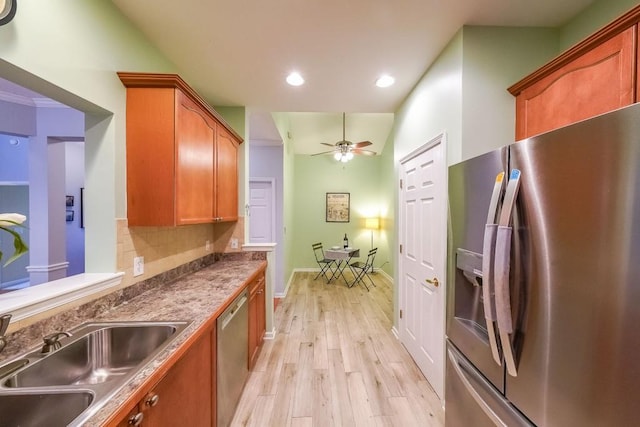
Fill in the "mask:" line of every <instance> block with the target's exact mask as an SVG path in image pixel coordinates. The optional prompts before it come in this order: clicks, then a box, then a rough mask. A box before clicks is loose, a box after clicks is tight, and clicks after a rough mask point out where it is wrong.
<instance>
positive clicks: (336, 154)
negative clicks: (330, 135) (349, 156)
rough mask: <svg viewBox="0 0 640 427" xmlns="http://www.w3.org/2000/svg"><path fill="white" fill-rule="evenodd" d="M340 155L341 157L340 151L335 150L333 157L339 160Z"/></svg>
mask: <svg viewBox="0 0 640 427" xmlns="http://www.w3.org/2000/svg"><path fill="white" fill-rule="evenodd" d="M341 157H342V153H340V152H339V151H336V152H335V153H334V154H333V158H334V159H336V160H340V158H341Z"/></svg>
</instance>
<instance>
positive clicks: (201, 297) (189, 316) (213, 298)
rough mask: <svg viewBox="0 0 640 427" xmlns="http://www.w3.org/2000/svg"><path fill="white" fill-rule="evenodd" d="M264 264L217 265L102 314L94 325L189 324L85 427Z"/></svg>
mask: <svg viewBox="0 0 640 427" xmlns="http://www.w3.org/2000/svg"><path fill="white" fill-rule="evenodd" d="M263 264H265V262H264V261H220V262H217V263H215V264H212V265H210V266H209V267H205V268H203V269H202V270H199V271H196V272H195V273H192V274H189V275H187V276H185V277H183V278H181V279H178V280H177V281H175V282H172V283H169V284H167V285H162V286H158V287H155V288H153V289H150V290H148V291H146V292H144V293H142V294H140V295H138V296H137V297H135V298H133V299H131V300H130V301H128V302H125V303H123V304H121V305H119V306H118V307H116V308H114V309H112V310H110V311H108V312H105V313H104V314H102V315H100V316H99V317H98V318H96V319H95V320H98V321H137V320H142V321H150V320H156V321H172V320H173V321H190V322H191V324H190V325H189V326H188V327H187V328H186V329H185V330H184V331H183V332H182V333H180V335H179V336H178V337H177V338H176V339H175V340H174V341H173V342H172V343H171V344H170V345H169V347H168V348H166V349H165V350H164V351H162V352H161V353H160V354H159V355H158V356H157V357H156V358H155V359H154V360H153V361H151V362H150V363H149V364H148V365H147V366H146V367H145V368H144V369H142V370H141V371H140V372H139V373H138V374H137V375H136V376H135V377H134V378H133V379H132V380H131V381H129V382H128V383H127V384H125V385H124V387H122V389H121V390H120V391H119V392H118V393H117V394H116V395H115V396H114V397H113V398H112V399H110V400H109V401H108V402H107V403H106V404H105V405H104V406H103V407H102V408H100V410H99V411H97V412H96V414H95V415H93V416H92V417H91V419H90V420H89V421H88V422H87V423H85V424H84V425H86V426H101V425H103V424H104V422H105V421H107V419H108V418H109V417H110V415H111V414H112V413H114V412H115V411H116V410H118V408H119V407H120V406H121V405H122V404H123V403H125V402H126V401H127V400H128V399H129V398H130V397H131V396H132V395H133V393H134V392H135V391H136V389H137V388H139V387H140V386H141V385H142V384H143V383H144V381H145V380H146V379H147V378H148V377H149V376H150V375H152V374H153V373H154V372H155V371H156V370H157V369H158V368H159V367H160V366H161V365H162V364H163V363H164V362H165V361H166V360H167V359H168V358H169V357H170V356H171V355H172V354H173V353H174V352H175V351H176V350H177V349H178V348H179V347H180V346H181V345H182V344H183V343H184V342H185V341H187V339H188V338H189V337H190V336H191V335H192V334H193V333H194V332H196V331H197V330H198V329H199V328H200V326H202V325H203V324H204V323H205V322H206V321H207V320H208V319H210V318H211V316H212V315H213V314H214V313H217V315H219V314H220V313H221V312H222V311H223V309H224V307H225V305H226V304H228V303H231V301H232V300H233V297H234V296H235V295H236V294H238V293H239V291H240V290H241V288H242V286H243V285H244V284H245V283H246V281H247V279H249V277H250V276H251V275H252V274H253V273H255V272H256V271H257V270H258V269H259V268H260V267H262V266H263Z"/></svg>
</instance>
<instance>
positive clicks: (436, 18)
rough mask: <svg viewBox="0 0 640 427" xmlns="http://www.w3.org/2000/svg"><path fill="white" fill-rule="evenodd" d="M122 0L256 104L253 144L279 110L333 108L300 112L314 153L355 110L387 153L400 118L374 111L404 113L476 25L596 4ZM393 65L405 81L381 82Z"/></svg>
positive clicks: (161, 42)
mask: <svg viewBox="0 0 640 427" xmlns="http://www.w3.org/2000/svg"><path fill="white" fill-rule="evenodd" d="M112 1H113V3H114V4H115V5H116V6H117V7H118V8H119V9H120V10H121V11H122V12H123V13H124V15H126V16H127V17H128V18H129V19H130V20H131V22H133V24H134V25H135V26H137V27H138V28H140V30H141V31H142V32H143V33H144V34H146V36H147V37H148V38H149V39H150V40H151V42H152V43H153V44H154V45H156V46H157V47H158V48H159V49H160V51H162V52H163V53H164V54H165V55H166V56H167V57H168V58H169V59H170V60H171V61H173V62H174V63H175V64H176V66H177V67H178V69H179V70H180V73H181V75H182V76H183V78H185V80H187V82H189V84H190V85H192V86H193V87H194V88H195V89H196V91H198V92H199V93H200V94H202V95H203V97H204V98H205V99H207V100H208V101H209V102H210V103H212V104H213V105H224V106H246V107H247V108H248V110H249V111H250V112H251V114H250V122H249V126H250V140H251V141H252V143H254V142H257V143H260V144H273V143H274V141H275V140H277V139H278V134H277V131H276V130H275V126H274V125H273V122H272V121H271V120H270V117H269V115H268V114H265V113H267V112H307V113H308V112H315V113H317V112H320V113H333V115H332V116H331V117H330V116H327V115H318V116H316V117H315V118H316V119H317V120H316V121H315V122H314V120H313V118H314V116H310V115H292V117H291V128H292V132H291V133H292V139H293V141H294V147H295V148H294V150H295V152H296V153H312V152H318V151H321V150H322V148H323V147H321V146H319V145H318V144H319V142H335V141H338V140H340V139H341V135H342V124H341V114H340V112H343V111H346V112H347V113H360V116H358V117H356V116H352V120H347V139H348V140H351V141H353V142H357V141H359V140H362V139H369V140H371V141H372V142H373V143H374V147H373V149H374V151H378V152H380V151H381V150H382V147H383V146H384V143H385V141H386V139H387V137H388V135H389V133H390V131H391V126H392V124H391V123H392V121H389V120H388V119H384V120H382V121H381V120H380V118H381V117H383V116H372V117H370V118H369V119H368V120H367V119H366V118H365V115H364V114H362V113H389V114H392V113H393V112H394V111H396V109H397V108H398V106H399V105H400V104H401V103H402V101H403V100H404V99H405V97H406V96H407V95H408V94H409V92H410V91H411V90H412V88H413V87H414V86H415V85H416V83H417V82H418V81H419V80H420V78H421V76H422V75H423V74H424V73H425V71H426V70H427V68H428V67H429V65H430V64H431V63H432V62H433V61H434V60H435V58H436V57H437V55H438V54H439V53H440V52H441V51H442V49H443V48H444V47H445V46H446V44H447V43H448V41H449V40H450V39H451V37H452V36H453V35H454V34H455V33H456V31H458V30H459V29H460V27H461V26H463V25H464V24H473V25H497V26H558V25H561V24H563V23H564V22H566V21H567V20H568V19H570V18H571V17H573V16H574V15H575V14H576V13H577V12H579V11H580V10H582V9H583V8H584V7H586V6H587V5H588V4H590V3H592V1H593V0H537V1H530V0H446V1H435V0H401V1H391V0H324V1H319V0H270V1H256V0H253V1H252V0H216V1H212V0H209V1H202V0H181V1H175V0H136V1H131V0H112ZM293 70H296V71H299V72H300V73H301V74H302V75H303V76H304V77H305V79H306V83H305V84H304V85H303V86H300V87H292V86H289V85H287V84H286V83H285V80H284V79H285V77H286V76H287V74H288V73H289V72H291V71H293ZM382 73H389V74H391V75H393V76H394V77H395V78H396V84H395V85H394V86H392V87H390V88H385V89H380V88H377V87H376V86H375V85H374V82H375V80H376V78H377V77H378V76H379V75H380V74H382ZM349 122H351V124H349ZM359 123H362V124H364V125H366V128H361V127H360V126H359ZM372 124H373V125H375V129H376V130H377V133H373V129H372V127H371V126H372ZM383 124H386V126H385V125H383ZM321 125H323V126H321ZM324 125H326V126H327V127H324ZM329 126H331V127H329Z"/></svg>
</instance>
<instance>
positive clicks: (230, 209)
mask: <svg viewBox="0 0 640 427" xmlns="http://www.w3.org/2000/svg"><path fill="white" fill-rule="evenodd" d="M215 180H216V192H215V194H216V197H215V217H216V220H217V221H237V220H238V142H237V141H236V140H235V139H234V138H233V136H232V135H231V133H229V131H228V130H226V129H224V128H223V127H219V128H218V138H217V141H216V177H215Z"/></svg>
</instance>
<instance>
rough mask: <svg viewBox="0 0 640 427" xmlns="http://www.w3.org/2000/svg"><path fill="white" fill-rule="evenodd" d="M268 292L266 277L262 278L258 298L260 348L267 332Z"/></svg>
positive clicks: (258, 341) (258, 338)
mask: <svg viewBox="0 0 640 427" xmlns="http://www.w3.org/2000/svg"><path fill="white" fill-rule="evenodd" d="M265 297H266V292H265V283H264V276H262V277H261V278H260V286H259V288H258V298H257V306H258V308H257V318H258V321H257V331H258V337H257V344H258V347H260V346H261V345H262V342H263V340H264V334H265V332H266V331H267V319H266V310H267V309H266V305H265V303H266V300H265Z"/></svg>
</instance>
